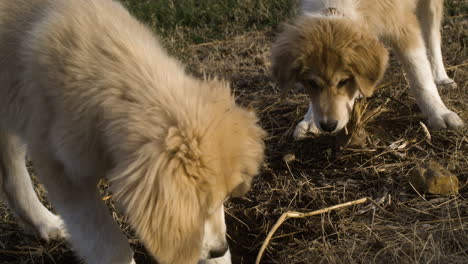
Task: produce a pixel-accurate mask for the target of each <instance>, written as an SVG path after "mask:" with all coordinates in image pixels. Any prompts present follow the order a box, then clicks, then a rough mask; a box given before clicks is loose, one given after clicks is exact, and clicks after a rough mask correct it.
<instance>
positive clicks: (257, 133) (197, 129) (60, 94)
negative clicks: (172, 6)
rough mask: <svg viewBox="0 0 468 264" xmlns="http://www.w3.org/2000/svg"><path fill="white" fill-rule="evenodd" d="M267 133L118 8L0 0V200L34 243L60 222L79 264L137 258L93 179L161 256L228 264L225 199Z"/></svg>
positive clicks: (249, 168) (252, 166)
mask: <svg viewBox="0 0 468 264" xmlns="http://www.w3.org/2000/svg"><path fill="white" fill-rule="evenodd" d="M264 134H265V133H264V131H263V130H262V129H261V128H260V127H259V126H258V125H257V118H256V116H255V114H254V113H253V112H251V111H248V110H245V109H243V108H241V107H239V106H238V105H236V103H235V100H234V98H233V96H232V95H231V90H230V88H229V85H228V84H227V83H225V82H222V81H218V80H207V79H205V80H199V79H196V78H194V77H192V76H190V75H188V74H187V73H186V72H185V69H184V66H183V65H182V64H181V63H180V62H179V61H177V60H175V59H174V58H172V57H170V56H169V55H168V54H167V53H166V51H165V50H164V49H163V48H162V47H161V45H160V43H159V41H158V39H157V38H156V37H155V36H154V34H153V33H152V32H151V30H149V29H148V28H146V27H145V26H144V25H142V24H141V23H139V22H138V21H137V20H136V19H134V18H133V17H132V16H131V15H130V14H129V13H128V12H127V11H126V10H125V9H124V8H123V7H122V6H121V4H119V3H118V2H115V1H112V0H73V1H70V0H1V1H0V195H2V197H3V198H4V200H5V201H6V202H7V204H8V205H9V207H10V209H11V210H12V211H13V213H14V215H15V216H16V218H17V220H18V222H20V223H21V224H22V225H23V226H24V227H25V228H27V229H29V230H33V231H36V232H38V233H39V234H40V235H41V237H42V238H44V239H49V238H56V237H64V236H65V229H66V231H67V232H68V234H69V240H70V242H71V244H72V246H73V248H74V250H76V251H77V253H78V255H79V256H80V257H82V258H83V259H84V261H85V262H86V263H92V264H129V263H135V261H134V260H133V252H132V250H131V248H130V246H129V244H128V241H127V238H126V237H125V236H124V235H123V234H122V233H121V231H120V229H119V226H118V225H116V223H115V222H114V221H113V219H112V217H111V215H110V214H109V213H108V208H107V207H106V206H105V204H104V203H103V202H102V200H101V198H100V196H99V193H98V190H97V187H96V185H97V183H98V181H99V179H100V178H101V177H107V178H108V179H109V181H110V188H111V191H112V192H113V197H114V199H115V201H116V202H117V203H118V204H119V205H120V207H121V209H122V213H124V214H125V215H126V216H127V219H128V221H129V223H130V225H131V226H132V227H133V229H134V230H135V231H136V233H137V235H138V236H139V238H140V239H141V241H142V242H143V243H144V245H145V246H146V248H147V249H148V251H149V252H150V253H151V254H152V255H153V256H154V257H155V258H156V259H157V260H158V262H159V263H161V264H195V263H197V262H198V261H205V260H206V259H209V258H214V257H221V256H223V255H224V257H223V258H221V259H218V260H216V261H215V262H214V263H222V264H227V263H230V262H231V261H230V258H229V251H228V247H227V242H226V236H225V233H226V226H225V222H224V210H223V202H224V201H225V200H226V199H227V198H228V197H230V196H239V195H243V194H244V193H245V192H246V191H247V190H248V189H249V187H250V183H251V181H252V177H253V176H254V175H256V174H257V173H258V171H259V167H260V166H261V163H262V160H263V149H264V146H263V140H262V138H263V137H264ZM26 152H28V156H29V157H30V158H31V159H32V161H33V162H34V167H35V172H36V173H35V174H36V176H37V177H38V179H39V180H40V182H41V183H43V184H44V185H45V187H46V189H47V191H48V195H49V199H50V201H51V203H52V205H53V206H54V207H55V208H56V210H57V212H58V214H59V215H60V217H59V216H57V215H54V214H53V213H51V212H50V211H49V210H47V209H46V208H45V207H44V206H43V205H42V204H41V202H40V201H39V199H38V198H37V196H36V194H35V193H34V190H33V188H32V184H31V180H30V177H29V175H28V171H27V169H26V166H25V153H26ZM64 228H65V229H64ZM226 252H227V253H226ZM225 253H226V254H225Z"/></svg>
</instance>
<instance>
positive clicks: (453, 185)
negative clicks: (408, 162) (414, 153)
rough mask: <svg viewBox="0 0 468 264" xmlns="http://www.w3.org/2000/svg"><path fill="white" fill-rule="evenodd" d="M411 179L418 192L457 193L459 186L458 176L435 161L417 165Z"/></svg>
mask: <svg viewBox="0 0 468 264" xmlns="http://www.w3.org/2000/svg"><path fill="white" fill-rule="evenodd" d="M410 181H411V184H413V186H414V188H416V190H418V192H427V193H432V194H455V193H458V188H459V186H458V178H457V176H455V175H453V174H452V173H451V172H450V171H448V170H447V169H445V168H443V167H442V166H441V165H439V164H438V163H436V162H434V161H430V162H429V163H427V164H424V165H422V166H417V167H416V168H415V169H414V170H413V171H412V173H411V179H410Z"/></svg>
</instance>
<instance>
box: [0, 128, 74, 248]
mask: <svg viewBox="0 0 468 264" xmlns="http://www.w3.org/2000/svg"><path fill="white" fill-rule="evenodd" d="M25 159H26V153H25V145H24V143H23V142H22V141H21V140H20V139H19V138H18V137H17V136H15V135H13V134H11V133H9V132H7V131H6V130H3V129H1V128H0V189H1V190H0V194H2V197H3V199H4V200H5V201H6V203H7V205H8V206H9V208H10V209H11V210H12V212H13V215H14V216H15V217H16V219H17V221H18V223H19V224H20V225H21V226H22V227H23V228H24V229H25V230H26V231H29V232H38V233H39V235H40V236H41V237H42V238H43V239H45V240H48V239H49V238H61V237H64V236H65V232H64V229H63V223H62V220H61V219H60V217H58V216H56V215H54V214H53V213H51V212H50V211H49V210H47V208H45V207H44V205H42V203H41V202H40V201H39V199H38V197H37V195H36V193H35V192H34V189H33V186H32V183H31V178H30V176H29V173H28V171H27V169H26V161H25Z"/></svg>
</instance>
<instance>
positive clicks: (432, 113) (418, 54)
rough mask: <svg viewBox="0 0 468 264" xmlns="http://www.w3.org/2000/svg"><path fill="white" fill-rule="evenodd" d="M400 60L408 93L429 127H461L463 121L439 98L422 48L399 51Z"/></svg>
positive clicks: (421, 46) (424, 50)
mask: <svg viewBox="0 0 468 264" xmlns="http://www.w3.org/2000/svg"><path fill="white" fill-rule="evenodd" d="M421 42H422V41H421ZM400 58H401V61H402V63H403V67H404V69H405V71H406V73H407V75H408V80H409V83H410V92H411V93H412V95H413V96H414V97H415V98H416V103H417V104H418V106H419V108H420V109H421V111H422V113H423V114H424V116H425V117H426V118H427V122H428V125H429V127H431V128H433V129H445V128H451V129H455V128H459V127H462V126H463V121H462V120H461V119H460V117H458V115H457V114H456V113H454V112H452V111H450V110H449V109H448V108H447V107H446V106H445V104H444V103H443V102H442V99H441V98H440V95H439V92H438V90H437V87H436V85H435V83H434V81H433V78H432V72H431V67H430V64H429V61H428V59H427V56H426V49H425V48H424V46H423V45H420V46H419V47H418V48H413V49H411V50H406V51H400Z"/></svg>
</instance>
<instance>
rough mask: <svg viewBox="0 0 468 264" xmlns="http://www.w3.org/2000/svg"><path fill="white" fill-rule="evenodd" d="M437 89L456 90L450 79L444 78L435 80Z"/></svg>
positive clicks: (455, 85)
mask: <svg viewBox="0 0 468 264" xmlns="http://www.w3.org/2000/svg"><path fill="white" fill-rule="evenodd" d="M435 83H436V85H437V88H438V89H439V90H450V89H457V87H458V86H457V83H456V82H455V81H454V80H452V79H450V78H445V79H441V80H436V81H435Z"/></svg>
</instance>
